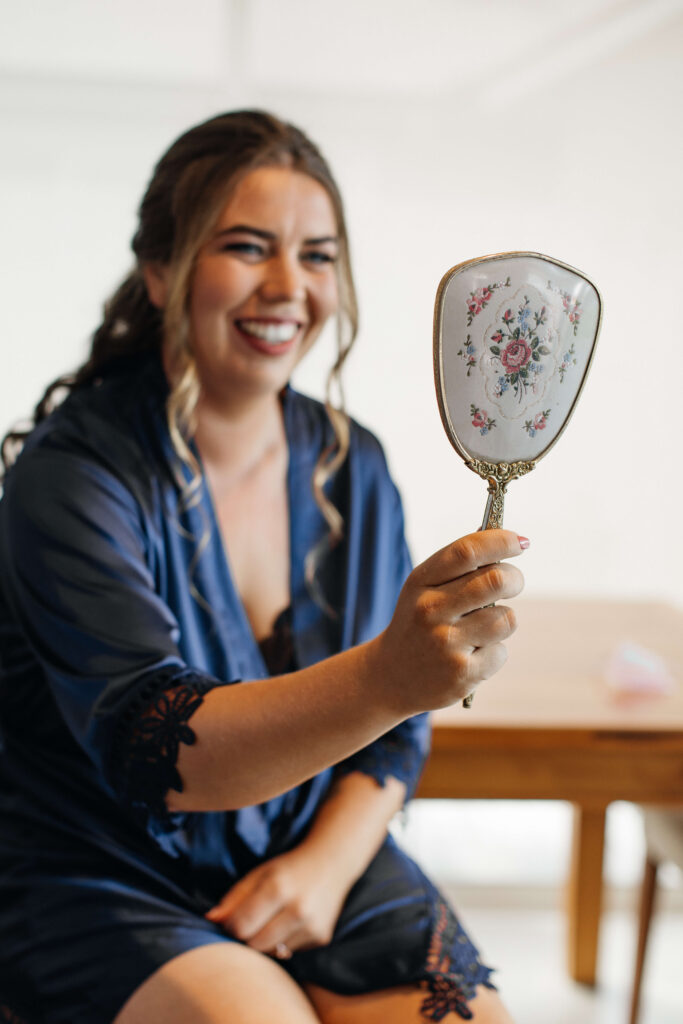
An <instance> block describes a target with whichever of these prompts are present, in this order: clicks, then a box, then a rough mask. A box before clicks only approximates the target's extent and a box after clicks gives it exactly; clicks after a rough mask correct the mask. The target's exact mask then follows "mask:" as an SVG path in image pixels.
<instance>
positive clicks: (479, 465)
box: [466, 459, 536, 530]
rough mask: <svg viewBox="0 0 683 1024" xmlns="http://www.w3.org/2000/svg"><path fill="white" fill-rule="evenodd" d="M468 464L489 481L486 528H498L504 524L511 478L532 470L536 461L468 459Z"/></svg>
mask: <svg viewBox="0 0 683 1024" xmlns="http://www.w3.org/2000/svg"><path fill="white" fill-rule="evenodd" d="M466 465H467V466H468V468H469V469H471V470H472V472H474V473H477V474H478V476H480V477H482V478H483V479H484V480H487V481H488V485H489V501H488V504H487V513H488V515H487V518H486V522H485V523H484V529H485V530H498V529H500V528H501V527H502V525H503V511H504V505H505V491H506V490H507V485H508V484H509V483H510V481H511V480H516V479H517V477H520V476H524V474H525V473H529V472H531V470H532V469H534V468H535V466H536V463H535V462H533V461H531V462H485V461H484V460H483V459H468V460H467V463H466Z"/></svg>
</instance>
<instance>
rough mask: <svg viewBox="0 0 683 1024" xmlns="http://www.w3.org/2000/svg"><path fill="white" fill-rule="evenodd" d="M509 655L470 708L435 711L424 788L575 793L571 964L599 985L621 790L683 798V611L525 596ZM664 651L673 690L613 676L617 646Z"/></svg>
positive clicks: (444, 793) (514, 795)
mask: <svg viewBox="0 0 683 1024" xmlns="http://www.w3.org/2000/svg"><path fill="white" fill-rule="evenodd" d="M514 608H515V611H516V613H517V618H518V623H519V628H518V631H517V632H516V633H515V635H514V636H513V637H512V638H511V639H510V640H509V641H508V644H507V647H508V651H509V658H508V662H507V664H506V665H505V666H504V668H503V669H502V670H501V672H500V673H498V675H496V676H495V677H494V678H492V679H489V680H487V681H486V682H485V683H483V684H482V685H481V686H480V687H479V689H478V690H477V693H476V696H475V699H474V704H473V707H472V708H471V710H469V711H466V710H464V709H463V708H461V707H460V706H457V707H454V708H448V709H446V710H443V711H439V712H437V713H436V714H435V715H434V737H433V747H432V754H431V755H430V758H429V761H428V763H427V766H426V768H425V772H424V775H423V777H422V781H421V783H420V786H419V788H418V792H417V796H418V797H423V798H434V797H440V798H451V799H487V798H488V799H543V800H569V801H571V802H572V803H574V804H575V807H576V812H575V826H574V841H573V852H572V860H571V877H570V879H569V884H568V935H569V970H570V973H571V975H572V977H573V978H575V979H576V980H577V981H583V982H586V983H588V984H592V983H594V981H595V962H596V955H597V943H598V934H599V920H600V901H601V892H602V851H603V842H604V816H605V809H606V807H607V805H608V804H609V803H610V802H611V801H613V800H631V801H635V802H638V803H657V804H671V805H681V804H683V613H682V612H680V611H677V610H676V609H674V608H672V607H670V606H667V605H664V604H655V603H635V602H620V601H561V600H557V599H548V600H528V599H520V600H518V601H517V602H515V603H514ZM621 643H632V644H638V645H639V646H641V647H645V648H647V649H649V650H651V651H653V652H655V653H657V654H659V655H660V656H661V657H663V658H664V660H665V662H666V665H667V667H668V669H669V672H670V673H671V674H672V675H673V677H674V679H675V682H676V686H675V688H674V691H673V692H672V693H671V694H669V695H667V696H649V697H638V698H628V699H626V698H623V697H618V696H617V695H615V693H614V692H613V691H612V690H611V689H610V688H609V687H608V686H607V684H606V682H605V669H606V667H607V664H608V662H609V660H610V657H611V656H612V654H613V653H614V651H615V649H616V648H617V646H618V645H619V644H621Z"/></svg>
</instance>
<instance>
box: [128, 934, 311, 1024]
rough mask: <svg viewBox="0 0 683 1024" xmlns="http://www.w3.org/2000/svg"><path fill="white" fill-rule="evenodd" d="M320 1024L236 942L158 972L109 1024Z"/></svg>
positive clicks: (278, 977) (194, 953)
mask: <svg viewBox="0 0 683 1024" xmlns="http://www.w3.org/2000/svg"><path fill="white" fill-rule="evenodd" d="M152 1021H163V1024H268V1022H270V1021H273V1022H276V1024H320V1018H319V1017H318V1016H317V1014H316V1012H315V1010H314V1009H313V1007H312V1006H311V1003H310V1002H309V1000H308V999H307V998H306V995H305V994H304V992H303V991H302V990H301V989H300V988H299V986H298V985H297V984H296V983H295V982H294V981H292V979H291V978H290V977H289V975H288V974H287V973H286V972H285V971H283V970H282V968H281V967H280V966H279V965H278V964H277V963H275V961H274V960H271V959H270V958H269V957H267V956H263V954H261V953H257V952H255V950H253V949H249V948H248V947H246V946H240V945H238V943H236V942H229V943H227V942H219V943H214V944H212V945H207V946H199V947H197V948H196V949H192V950H190V951H189V952H186V953H181V954H180V955H179V956H176V957H174V958H173V959H172V960H169V961H168V962H167V963H165V964H164V965H163V967H160V968H159V969H158V970H157V971H155V972H154V974H152V975H151V977H149V978H148V979H147V981H145V982H143V984H142V985H141V986H140V987H139V988H138V989H137V990H136V991H135V992H134V993H133V995H132V996H131V997H130V999H128V1001H127V1002H126V1004H125V1005H124V1007H123V1009H122V1010H121V1012H120V1013H119V1014H118V1015H117V1017H116V1020H115V1021H114V1024H150V1022H152Z"/></svg>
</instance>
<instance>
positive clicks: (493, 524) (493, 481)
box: [462, 463, 525, 708]
mask: <svg viewBox="0 0 683 1024" xmlns="http://www.w3.org/2000/svg"><path fill="white" fill-rule="evenodd" d="M468 465H469V466H470V469H474V471H475V473H479V474H480V475H481V471H480V470H479V469H477V468H475V466H473V465H472V464H471V463H468ZM510 469H512V467H508V466H507V464H506V463H501V469H500V470H499V471H498V472H497V473H496V475H495V476H494V475H491V476H489V477H488V482H489V496H488V499H487V501H486V508H485V509H484V518H483V520H482V524H481V529H482V530H500V529H502V527H503V512H504V509H505V491H506V490H507V485H508V481H509V480H513V479H514V478H515V476H521V475H522V472H525V470H522V471H521V472H520V471H519V470H517V471H516V472H515V470H514V469H512V472H510ZM484 607H485V608H493V605H492V604H487V605H484ZM473 700H474V694H473V693H468V694H467V696H466V697H465V699H464V700H463V702H462V706H463V707H464V708H471V707H472V701H473Z"/></svg>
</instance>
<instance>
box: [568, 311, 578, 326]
mask: <svg viewBox="0 0 683 1024" xmlns="http://www.w3.org/2000/svg"><path fill="white" fill-rule="evenodd" d="M578 319H579V314H578V313H576V312H574V313H570V314H569V323H570V324H573V323H576V321H577V320H578Z"/></svg>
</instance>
